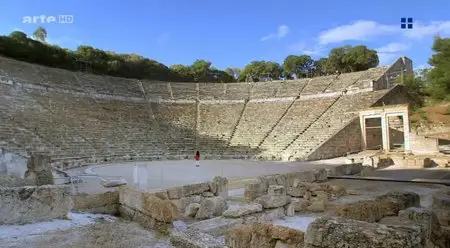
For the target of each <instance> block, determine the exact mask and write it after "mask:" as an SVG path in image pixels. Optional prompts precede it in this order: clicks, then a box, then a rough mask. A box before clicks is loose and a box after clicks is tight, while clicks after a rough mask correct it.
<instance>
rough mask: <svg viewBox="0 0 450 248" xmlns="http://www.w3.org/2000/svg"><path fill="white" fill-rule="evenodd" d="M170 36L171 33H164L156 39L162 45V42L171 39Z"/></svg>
mask: <svg viewBox="0 0 450 248" xmlns="http://www.w3.org/2000/svg"><path fill="white" fill-rule="evenodd" d="M169 38H170V35H169V33H163V34H161V35H159V36H158V38H157V39H156V42H157V43H158V44H159V45H162V44H164V43H166V42H167V41H168V40H169Z"/></svg>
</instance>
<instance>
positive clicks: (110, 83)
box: [68, 72, 143, 97]
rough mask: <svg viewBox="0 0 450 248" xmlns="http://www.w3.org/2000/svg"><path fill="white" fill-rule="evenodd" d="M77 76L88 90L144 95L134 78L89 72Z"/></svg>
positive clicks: (108, 93)
mask: <svg viewBox="0 0 450 248" xmlns="http://www.w3.org/2000/svg"><path fill="white" fill-rule="evenodd" d="M68 73H69V74H70V73H71V72H68ZM76 77H77V79H78V81H80V83H81V84H83V85H84V87H83V88H84V89H85V91H86V92H92V93H99V94H106V95H117V96H128V97H142V95H143V94H142V91H141V89H140V88H139V86H138V84H137V81H136V80H133V79H127V78H118V77H110V76H98V75H92V74H87V73H77V74H76Z"/></svg>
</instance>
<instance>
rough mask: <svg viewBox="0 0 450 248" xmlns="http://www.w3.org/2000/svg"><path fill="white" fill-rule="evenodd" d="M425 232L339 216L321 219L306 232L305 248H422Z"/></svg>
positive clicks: (419, 228) (419, 229)
mask: <svg viewBox="0 0 450 248" xmlns="http://www.w3.org/2000/svg"><path fill="white" fill-rule="evenodd" d="M424 244H425V232H424V230H423V229H422V228H421V227H419V226H411V227H398V228H393V227H388V226H385V225H380V224H377V223H368V222H364V221H357V220H350V219H345V218H339V217H320V218H318V219H316V220H315V221H314V222H312V223H311V224H310V225H309V226H308V229H307V231H306V235H305V246H304V247H305V248H341V247H355V248H356V247H358V248H385V247H390V248H419V247H423V246H424Z"/></svg>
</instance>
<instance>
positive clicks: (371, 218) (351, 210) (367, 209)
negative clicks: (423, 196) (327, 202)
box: [336, 192, 420, 222]
mask: <svg viewBox="0 0 450 248" xmlns="http://www.w3.org/2000/svg"><path fill="white" fill-rule="evenodd" d="M418 206H420V197H419V195H417V194H416V193H413V192H389V193H387V194H384V195H381V196H378V197H377V198H376V199H375V200H365V201H358V202H352V203H348V204H343V205H339V206H338V207H337V209H336V215H337V216H340V217H346V218H350V219H354V220H360V221H367V222H376V221H379V220H381V219H382V218H383V217H386V216H397V215H398V213H399V211H400V210H403V209H405V208H409V207H418Z"/></svg>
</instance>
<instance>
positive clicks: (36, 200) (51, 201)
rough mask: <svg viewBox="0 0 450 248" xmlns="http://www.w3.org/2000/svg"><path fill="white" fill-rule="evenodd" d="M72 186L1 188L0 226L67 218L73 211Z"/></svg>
mask: <svg viewBox="0 0 450 248" xmlns="http://www.w3.org/2000/svg"><path fill="white" fill-rule="evenodd" d="M70 192H71V188H70V186H56V185H45V186H25V187H12V188H0V224H24V223H31V222H37V221H47V220H52V219H57V218H65V217H66V216H67V214H68V213H69V211H70V210H71V209H72V206H73V201H72V197H71V195H70Z"/></svg>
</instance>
